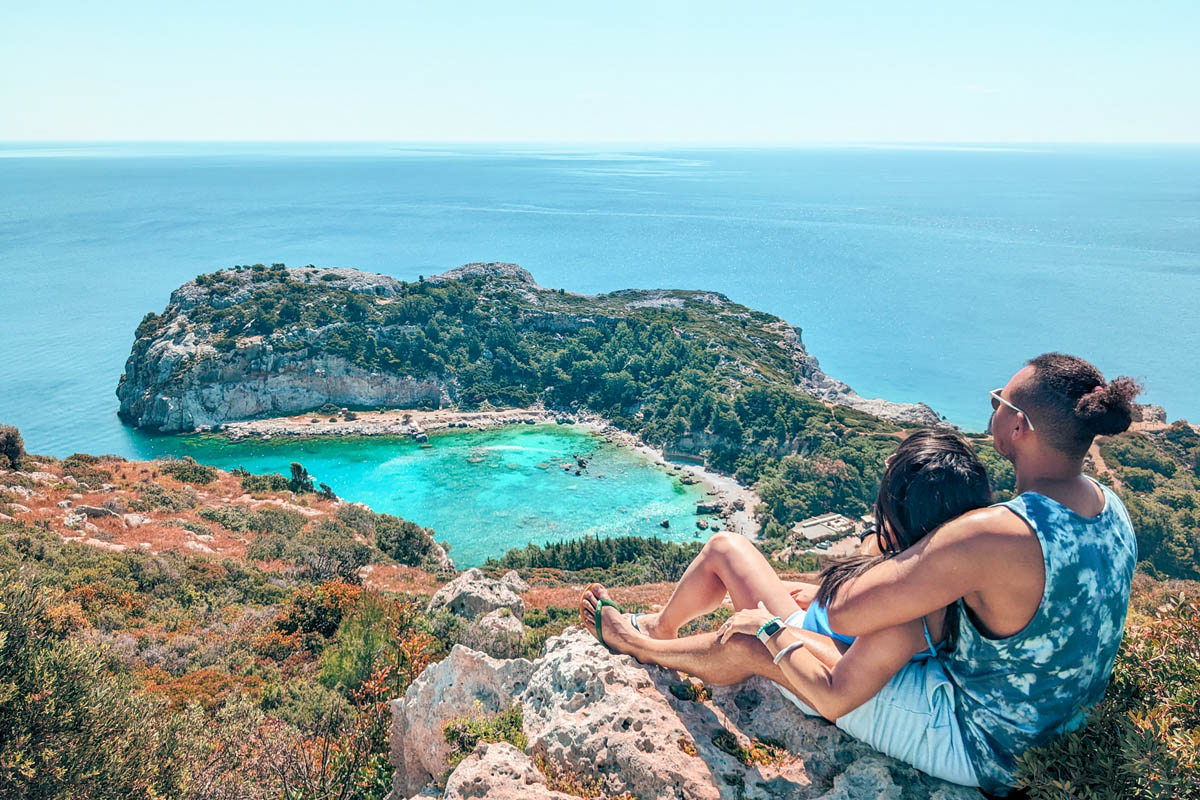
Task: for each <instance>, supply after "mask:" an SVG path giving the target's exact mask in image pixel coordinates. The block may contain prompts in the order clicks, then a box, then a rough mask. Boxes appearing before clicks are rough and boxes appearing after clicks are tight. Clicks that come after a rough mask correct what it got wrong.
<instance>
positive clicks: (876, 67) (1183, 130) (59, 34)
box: [0, 0, 1200, 144]
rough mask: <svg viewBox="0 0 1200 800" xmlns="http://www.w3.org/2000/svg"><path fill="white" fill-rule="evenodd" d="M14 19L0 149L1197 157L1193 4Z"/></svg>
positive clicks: (19, 6) (404, 5)
mask: <svg viewBox="0 0 1200 800" xmlns="http://www.w3.org/2000/svg"><path fill="white" fill-rule="evenodd" d="M738 5H739V4H735V3H730V2H728V0H726V1H725V2H694V3H683V2H647V0H639V2H619V1H618V0H610V2H607V3H603V4H599V5H598V6H592V5H590V4H589V5H588V6H587V7H584V6H583V4H573V3H563V2H561V0H558V2H540V1H539V2H521V0H514V1H513V2H509V3H496V2H441V3H438V2H428V1H426V2H422V3H409V2H397V1H396V0H390V1H383V0H341V1H340V2H329V0H321V1H320V2H311V1H310V0H288V2H277V1H275V0H272V1H271V2H252V1H250V0H243V2H227V1H226V0H212V1H209V2H187V3H182V2H174V3H172V2H169V0H168V2H163V0H156V1H155V2H148V1H146V0H111V2H105V3H97V2H94V1H89V2H58V1H57V0H38V1H37V2H19V0H0V7H2V8H3V11H2V13H0V20H2V26H0V75H3V76H4V77H3V79H0V139H6V140H53V139H59V140H64V139H65V140H93V139H118V140H129V139H152V140H238V141H247V140H268V141H285V140H365V141H422V142H431V141H482V142H499V141H533V142H603V141H623V142H647V143H650V142H664V143H666V142H670V143H779V144H783V143H793V142H794V143H801V142H871V141H875V142H902V141H910V142H916V141H943V142H945V141H987V142H1004V141H1077V142H1103V141H1174V142H1181V141H1183V142H1196V141H1200V79H1198V76H1200V46H1197V32H1198V31H1200V3H1197V2H1196V0H1170V1H1168V2H1151V3H1129V2H1127V1H1126V2H1121V3H1117V2H1107V1H1106V0H1092V1H1091V2H1053V0H1049V1H1048V0H1041V1H1040V2H1024V0H1018V1H1015V2H1004V3H997V2H989V3H970V2H953V3H920V2H906V3H900V2H896V3H866V2H862V3H831V2H828V0H824V1H823V2H770V1H763V2H758V3H753V4H740V5H742V6H743V8H740V9H739V8H737V6H738Z"/></svg>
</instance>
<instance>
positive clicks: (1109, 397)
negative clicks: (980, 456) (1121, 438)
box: [1012, 353, 1142, 458]
mask: <svg viewBox="0 0 1200 800" xmlns="http://www.w3.org/2000/svg"><path fill="white" fill-rule="evenodd" d="M1029 365H1030V366H1031V367H1033V368H1034V373H1033V375H1032V376H1031V377H1030V378H1029V379H1028V380H1026V381H1024V382H1023V383H1021V384H1020V385H1018V386H1016V387H1014V389H1013V393H1012V400H1013V403H1015V404H1016V405H1017V406H1019V407H1020V408H1022V409H1023V410H1024V411H1025V413H1026V414H1028V415H1029V419H1030V421H1031V422H1033V423H1034V424H1035V425H1037V431H1038V435H1039V436H1041V437H1042V438H1043V439H1044V440H1045V441H1046V442H1047V443H1048V444H1050V445H1051V446H1052V447H1055V448H1057V449H1059V450H1061V451H1062V452H1064V453H1067V454H1068V455H1071V456H1074V457H1079V458H1082V457H1083V456H1084V454H1086V453H1087V449H1088V447H1090V446H1091V444H1092V440H1093V439H1095V438H1096V437H1097V436H1113V435H1115V434H1118V433H1121V432H1122V431H1124V430H1127V429H1128V428H1129V425H1130V423H1132V422H1133V398H1135V397H1136V396H1137V394H1138V392H1140V391H1141V390H1142V387H1141V386H1140V385H1139V384H1138V382H1137V381H1135V380H1134V379H1133V378H1117V379H1116V380H1114V381H1105V380H1104V376H1103V375H1102V374H1100V370H1098V369H1096V367H1095V365H1093V364H1090V363H1088V362H1087V361H1084V360H1083V359H1082V358H1079V357H1078V356H1072V355H1067V354H1066V353H1043V354H1042V355H1040V356H1038V357H1037V358H1034V359H1031V360H1030V362H1029Z"/></svg>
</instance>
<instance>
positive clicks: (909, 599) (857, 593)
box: [828, 508, 1028, 636]
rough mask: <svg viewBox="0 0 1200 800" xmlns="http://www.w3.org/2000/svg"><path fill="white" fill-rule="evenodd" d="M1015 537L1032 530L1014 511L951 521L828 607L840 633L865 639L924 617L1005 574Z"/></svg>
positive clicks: (981, 512)
mask: <svg viewBox="0 0 1200 800" xmlns="http://www.w3.org/2000/svg"><path fill="white" fill-rule="evenodd" d="M1014 536H1020V537H1022V538H1023V539H1026V538H1027V536H1028V528H1027V527H1026V526H1025V525H1024V524H1023V523H1020V522H1019V518H1017V517H1016V516H1015V515H1014V514H1012V512H1010V511H1008V510H1007V509H1003V508H984V509H979V510H978V511H971V512H968V513H966V514H964V515H962V516H961V517H959V518H958V519H955V520H951V521H950V522H947V523H946V524H945V525H943V526H942V527H941V528H939V529H938V530H937V531H936V532H934V533H932V534H930V535H929V536H926V537H925V538H924V539H922V540H921V541H920V542H918V543H917V544H915V545H913V546H912V547H910V548H909V549H907V550H905V551H904V552H903V553H901V554H900V555H898V556H896V557H894V558H889V559H888V560H886V561H884V562H882V563H880V564H877V565H876V566H874V567H872V568H871V569H869V570H867V571H866V572H865V573H863V574H862V575H860V576H858V577H857V578H854V579H852V580H850V581H847V582H846V584H845V585H844V586H842V588H841V590H840V591H839V592H838V595H837V598H836V599H835V600H834V601H833V602H831V603H830V604H829V609H828V611H829V624H830V626H831V627H832V628H833V629H834V630H836V631H837V632H838V633H842V634H845V635H847V636H862V635H864V634H869V633H872V632H875V631H880V630H883V629H885V628H890V627H893V626H895V625H900V624H901V623H905V622H908V621H910V620H916V619H920V618H921V617H923V616H925V615H926V614H929V613H930V612H932V611H935V610H936V609H939V608H945V607H946V606H948V605H950V604H951V603H953V602H954V601H955V600H958V599H959V598H960V597H965V598H967V599H968V601H970V599H971V597H972V596H974V595H975V593H977V592H978V591H980V590H981V589H983V588H986V587H987V586H988V585H989V584H990V581H993V580H995V579H996V578H997V577H998V576H1002V575H1003V572H1002V570H1003V569H1004V568H1005V567H1006V566H1008V565H1010V564H1011V562H1012V560H1013V554H1014Z"/></svg>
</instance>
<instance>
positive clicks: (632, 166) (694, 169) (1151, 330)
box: [0, 142, 1200, 544]
mask: <svg viewBox="0 0 1200 800" xmlns="http://www.w3.org/2000/svg"><path fill="white" fill-rule="evenodd" d="M472 261H508V262H513V263H517V264H520V265H521V266H523V267H525V268H526V269H528V270H529V271H530V272H531V273H532V274H533V276H534V278H535V279H536V280H537V281H538V282H539V283H540V284H541V285H543V286H547V287H552V288H560V287H561V288H564V289H567V290H570V291H575V292H586V293H597V292H608V291H613V290H616V289H624V288H682V289H708V290H714V291H717V292H722V293H724V294H726V295H727V296H728V297H729V298H730V299H732V300H734V301H736V302H739V303H743V304H745V305H747V306H750V307H753V308H756V309H761V310H763V311H768V312H771V313H773V314H777V315H779V316H781V317H783V318H784V319H786V320H787V321H788V322H790V323H791V324H793V325H796V326H799V327H800V328H802V330H803V338H804V342H805V344H806V346H807V347H808V348H809V350H810V352H811V353H813V354H814V355H816V356H817V357H818V358H819V359H820V362H821V366H822V368H823V369H824V370H825V371H826V372H827V373H829V374H830V375H832V376H834V377H836V378H839V379H841V380H844V381H846V382H847V383H849V384H850V385H851V386H852V387H854V388H855V389H856V390H857V391H858V392H859V393H860V394H862V395H864V396H867V397H885V398H888V399H891V400H898V401H923V402H926V403H928V404H929V405H931V406H932V407H933V408H934V409H935V410H936V411H937V412H938V413H940V414H942V415H944V416H945V417H946V418H947V419H948V420H949V421H951V422H953V423H955V424H958V425H960V426H962V427H964V428H966V429H971V430H980V429H982V428H983V427H984V425H985V424H986V421H987V415H988V413H989V410H990V408H989V404H988V396H987V392H988V390H989V389H991V388H993V387H996V386H999V385H1002V384H1003V383H1004V382H1005V381H1006V380H1007V379H1008V377H1009V376H1010V375H1011V374H1012V373H1013V372H1015V371H1016V370H1017V369H1018V368H1020V366H1021V365H1022V364H1023V363H1024V362H1025V361H1026V360H1028V359H1029V358H1030V357H1032V356H1034V355H1037V354H1038V353H1041V352H1045V351H1049V350H1060V351H1064V352H1070V353H1076V354H1078V355H1081V356H1083V357H1085V358H1087V359H1089V360H1091V361H1093V362H1094V363H1096V364H1097V365H1098V366H1099V367H1100V368H1101V370H1103V371H1104V372H1105V374H1106V375H1109V376H1115V375H1132V376H1134V377H1136V378H1138V379H1140V380H1141V381H1142V382H1143V383H1144V385H1145V389H1146V391H1145V394H1144V397H1143V400H1144V401H1146V402H1152V403H1157V404H1161V405H1163V406H1165V408H1166V410H1167V414H1168V417H1169V418H1170V419H1176V418H1180V417H1186V418H1190V419H1191V420H1193V421H1197V420H1200V369H1198V368H1197V367H1196V358H1197V354H1198V353H1200V146H1194V145H1186V146H1185V145H1107V146H1098V145H1087V146H1084V145H1022V146H1016V145H946V146H903V145H896V146H828V147H803V148H663V147H649V146H637V145H628V146H617V145H602V146H581V145H569V146H566V145H562V146H559V145H460V144H428V145H412V144H388V143H380V144H371V143H362V144H263V143H242V144H238V143H221V144H211V143H171V144H159V143H50V144H47V143H12V142H9V143H0V423H7V424H12V425H16V426H18V427H19V428H20V430H21V432H22V434H23V436H24V439H25V442H26V445H27V448H28V449H29V450H30V451H31V452H37V453H46V454H50V455H55V456H60V457H62V456H66V455H69V454H71V453H74V452H90V453H115V454H118V455H123V456H126V457H131V458H133V457H147V456H149V455H154V454H161V453H163V452H166V451H169V450H172V449H179V450H186V449H187V448H188V447H189V446H190V445H185V444H184V442H185V438H184V437H172V439H171V440H168V441H166V442H164V441H163V440H162V438H161V437H149V436H146V435H144V434H141V433H139V432H137V431H134V430H131V429H129V428H128V427H127V426H125V425H123V424H122V423H121V422H120V420H118V419H117V416H116V411H117V407H118V403H117V399H116V395H115V390H116V386H117V380H118V378H119V377H120V375H121V372H122V370H123V367H124V362H125V359H126V358H127V357H128V355H129V350H130V347H131V345H132V344H133V331H134V328H135V327H136V326H137V324H138V322H139V321H140V320H141V318H142V316H143V315H145V314H146V313H147V312H149V311H156V312H160V311H162V309H163V307H164V306H165V305H166V302H167V299H168V296H169V294H170V292H171V290H172V289H174V288H175V287H177V286H178V285H180V284H181V283H183V282H184V281H186V280H188V279H190V278H192V277H195V276H196V275H197V274H199V273H201V272H209V271H213V270H216V269H220V268H223V267H229V266H233V265H237V264H254V263H266V264H271V263H276V262H283V263H286V264H288V265H289V266H303V265H308V264H313V265H316V266H322V267H328V266H346V267H355V268H359V269H363V270H368V271H371V272H380V273H385V274H388V275H392V276H394V277H396V278H399V279H402V280H415V279H417V278H418V276H421V275H432V274H436V273H439V272H443V271H445V270H447V269H450V268H452V267H455V266H458V265H460V264H463V263H467V262H472ZM514 435H515V434H514ZM446 441H449V440H446ZM464 441H465V440H464ZM493 444H494V443H493ZM306 446H311V445H306ZM343 446H344V445H335V444H328V445H322V447H329V448H341V447H343ZM363 446H364V447H366V448H367V449H368V450H370V451H371V452H372V453H373V455H372V458H374V459H375V461H374V462H372V463H379V464H381V463H386V460H387V458H389V456H388V455H387V453H384V452H376V451H378V450H379V445H378V443H373V444H370V445H369V446H368V445H363ZM396 446H397V447H398V446H399V444H397V445H396ZM455 446H458V445H457V444H456V445H455ZM462 446H463V447H467V448H468V449H470V448H471V447H474V446H475V444H474V443H471V442H469V441H465V443H464V444H462ZM539 446H540V445H539ZM572 446H574V445H572ZM567 449H570V446H568V447H567ZM278 452H282V451H278ZM321 452H324V451H321ZM405 453H407V451H405ZM307 457H308V459H309V460H310V461H313V462H314V463H316V462H317V461H319V460H320V458H321V456H319V455H315V454H313V453H308V455H307ZM406 457H412V458H425V457H426V456H425V455H422V453H421V452H419V451H416V452H415V453H414V454H407V456H406ZM247 458H248V459H249V454H248V455H247ZM380 459H384V460H383V461H380ZM232 460H234V461H236V460H238V459H237V458H233V459H232ZM299 460H303V459H299ZM543 460H545V459H544V458H542V457H541V455H538V456H537V461H535V462H534V463H535V464H536V463H541V461H543ZM251 461H252V463H257V462H253V460H252V459H251ZM223 463H224V462H223ZM229 463H232V461H230V462H229ZM285 466H286V464H285ZM474 466H475V465H474V464H473V465H472V467H474ZM535 468H536V467H535ZM497 469H500V470H509V469H511V467H507V466H499V467H497ZM310 471H313V472H314V474H318V476H319V477H321V476H320V475H319V472H318V470H315V469H314V470H310ZM417 472H419V470H417ZM475 472H477V473H480V474H481V475H483V476H484V477H485V479H484V480H483V482H482V483H480V484H479V485H480V486H486V485H490V484H488V481H493V480H494V479H495V474H493V471H488V470H475ZM330 474H331V475H332V474H334V473H332V472H331V473H330ZM338 478H339V479H340V480H342V481H343V483H342V485H341V486H337V485H335V486H334V489H335V491H339V493H340V494H343V495H344V496H348V497H350V498H351V499H357V498H360V497H361V498H367V497H368V496H370V492H371V491H372V490H371V488H370V485H369V479H368V478H364V479H363V480H361V481H355V480H353V478H352V476H350V475H345V474H341V475H339V476H338ZM406 480H410V481H415V482H416V483H414V485H417V484H419V483H420V479H419V478H416V477H412V476H410V477H409V478H406ZM595 483H599V481H596V482H595ZM422 487H423V484H422ZM668 488H669V487H668ZM421 491H424V488H422V489H421ZM458 491H459V492H460V493H463V492H464V491H465V490H464V489H463V486H459V487H458ZM671 491H674V490H673V489H671ZM516 496H517V493H513V497H514V500H513V502H514V503H515V502H518V501H517V500H516V499H515V498H516ZM376 502H378V500H376ZM431 502H432V501H431ZM589 502H592V501H590V500H585V501H584V502H583V504H582V508H583V511H586V510H587V508H588V503H589ZM385 505H386V503H385ZM390 507H392V508H396V509H398V508H399V507H398V506H390ZM379 510H389V509H388V508H381V509H379ZM485 510H486V509H482V510H481V509H480V508H475V509H472V510H471V512H470V513H471V514H474V517H473V518H475V519H478V518H479V514H481V513H483V511H485ZM489 513H490V512H489ZM581 513H582V512H581ZM648 513H651V516H652V515H653V514H654V513H658V512H657V511H654V512H648ZM664 513H665V512H664ZM647 518H649V517H647ZM417 521H421V520H420V519H418V520H417ZM468 521H469V520H463V521H461V522H460V523H447V522H446V521H445V520H442V522H441V524H442V526H443V528H444V527H445V526H446V525H447V524H449V525H450V526H451V527H453V528H455V530H456V531H461V530H465V525H466V522H468ZM510 522H511V521H506V522H505V524H510ZM456 526H457V527H456ZM526 527H528V526H526ZM458 535H465V534H460V533H456V536H458ZM514 538H515V539H518V540H520V541H517V544H523V543H524V540H523V539H522V536H521V535H517V536H515V537H514Z"/></svg>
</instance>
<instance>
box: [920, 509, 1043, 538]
mask: <svg viewBox="0 0 1200 800" xmlns="http://www.w3.org/2000/svg"><path fill="white" fill-rule="evenodd" d="M1031 536H1036V534H1034V532H1033V529H1032V528H1030V527H1029V523H1028V522H1026V521H1025V520H1024V519H1023V518H1022V517H1021V515H1020V514H1017V513H1016V512H1015V511H1013V510H1012V509H1010V508H1008V507H1007V506H1003V505H995V506H988V507H987V508H979V509H975V510H974V511H968V512H967V513H965V514H963V515H962V516H959V517H957V518H955V519H952V520H950V521H949V522H947V523H946V524H945V525H943V526H942V527H941V528H939V529H938V532H937V536H936V538H937V539H938V540H940V541H939V542H938V544H939V545H941V546H943V547H952V548H955V549H957V548H959V547H963V546H987V545H1002V546H1003V545H1004V544H1006V543H1007V544H1011V543H1012V541H1013V540H1014V539H1021V540H1024V539H1029V538H1030V537H1031Z"/></svg>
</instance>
